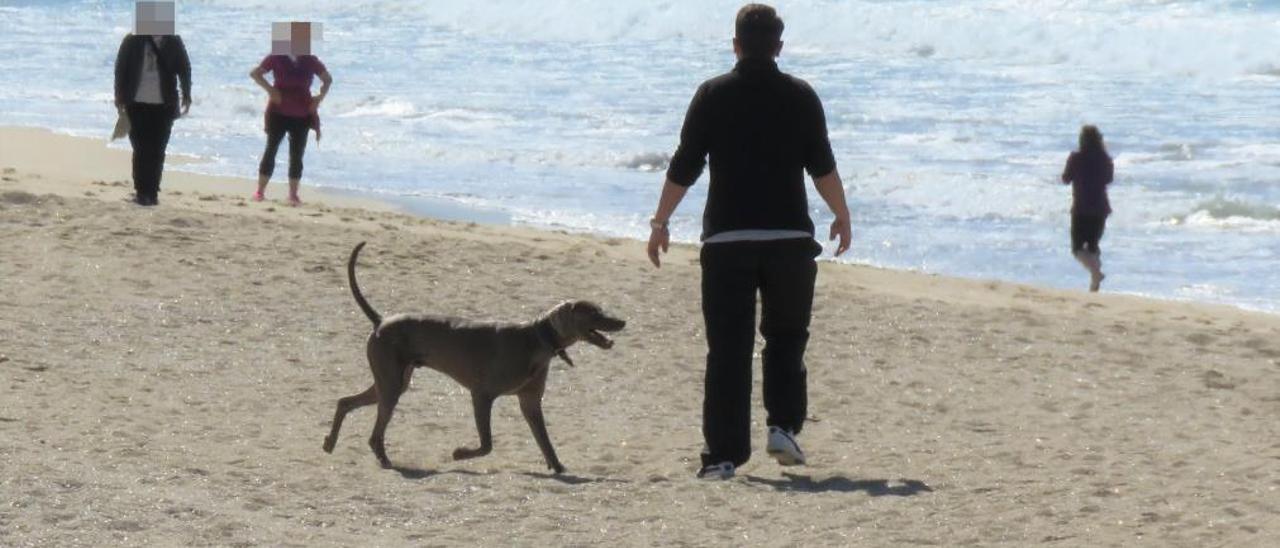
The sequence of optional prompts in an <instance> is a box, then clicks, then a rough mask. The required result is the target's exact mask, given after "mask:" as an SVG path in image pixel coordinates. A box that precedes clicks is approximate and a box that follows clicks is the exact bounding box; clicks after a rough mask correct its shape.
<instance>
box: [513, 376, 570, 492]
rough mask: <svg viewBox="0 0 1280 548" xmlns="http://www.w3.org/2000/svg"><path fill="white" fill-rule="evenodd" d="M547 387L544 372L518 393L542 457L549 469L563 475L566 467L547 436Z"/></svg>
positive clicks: (521, 409) (522, 410) (526, 419)
mask: <svg viewBox="0 0 1280 548" xmlns="http://www.w3.org/2000/svg"><path fill="white" fill-rule="evenodd" d="M546 385H547V377H546V373H545V372H544V373H543V374H542V375H540V376H539V377H538V378H536V379H533V380H532V381H530V383H529V384H528V385H526V386H525V387H524V388H523V389H522V390H521V391H520V392H519V393H517V396H518V397H519V398H520V412H521V413H523V414H524V420H525V421H526V422H528V423H529V429H530V430H532V431H533V439H534V440H536V441H537V442H538V448H539V449H541V450H542V456H543V458H545V459H546V460H547V467H548V468H550V469H552V470H554V471H555V473H557V474H563V473H564V465H563V464H560V459H558V458H556V450H555V448H554V447H552V446H551V438H550V437H549V436H547V423H546V420H545V419H544V418H543V416H542V393H543V392H544V391H545V389H546Z"/></svg>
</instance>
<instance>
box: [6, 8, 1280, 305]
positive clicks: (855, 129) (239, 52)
mask: <svg viewBox="0 0 1280 548" xmlns="http://www.w3.org/2000/svg"><path fill="white" fill-rule="evenodd" d="M132 4H133V3H132V2H125V1H118V0H117V1H106V0H99V1H93V0H49V1H36V0H0V74H4V77H3V79H2V80H0V124H4V125H30V126H41V127H47V128H52V129H55V130H58V131H62V132H66V133H71V134H75V135H83V136H93V137H105V135H106V134H107V133H108V132H109V131H110V129H111V127H112V122H113V119H114V118H113V117H114V112H113V109H112V107H111V85H112V84H111V81H112V70H111V67H112V62H113V60H114V56H115V52H116V48H117V47H118V44H119V41H120V39H121V37H122V36H123V35H124V34H125V33H126V32H128V31H129V30H130V29H131V27H132ZM740 4H741V2H740V1H732V2H731V1H727V0H684V1H665V0H644V1H641V0H617V1H611V2H592V1H568V0H486V1H484V2H464V1H461V0H454V1H419V0H346V1H304V0H222V1H194V0H189V1H180V2H178V29H179V33H181V34H182V36H183V39H184V40H185V41H186V43H187V46H188V49H189V50H190V52H191V56H192V60H193V64H194V71H195V74H194V78H193V79H194V82H195V93H194V95H195V105H194V107H193V109H192V115H191V116H190V117H189V118H187V119H184V120H181V121H179V122H178V123H177V125H176V126H175V128H174V135H173V140H172V144H171V147H170V150H171V151H174V152H182V153H190V154H195V155H199V156H201V157H203V158H205V159H206V160H207V161H206V162H205V163H202V164H200V165H198V166H197V167H196V168H195V169H197V170H201V171H205V172H210V173H215V174H223V175H236V176H242V177H254V176H255V173H256V166H257V161H258V157H259V154H260V152H261V149H262V146H263V139H264V137H263V134H262V131H261V120H262V116H261V112H262V108H263V105H264V103H265V97H264V95H263V93H262V92H261V91H260V90H258V89H257V88H256V86H255V85H254V84H253V83H252V82H251V81H250V80H249V78H248V76H247V73H248V72H249V70H250V69H251V68H252V67H253V66H255V64H256V63H257V62H258V61H259V60H260V59H261V58H262V57H263V55H265V54H266V53H267V52H268V51H269V47H270V43H269V41H270V23H271V22H272V21H282V20H313V21H319V22H322V23H323V24H324V42H323V43H321V44H318V45H317V47H316V52H317V54H318V55H319V56H320V57H321V59H322V60H323V61H324V62H325V63H326V64H327V65H328V67H329V69H330V72H331V73H332V74H333V75H334V77H335V80H336V82H335V84H334V87H333V91H332V93H331V95H330V99H329V101H328V102H326V104H325V106H324V109H323V111H322V114H323V116H324V128H325V133H324V140H323V142H322V143H321V144H320V145H319V146H318V147H316V146H315V144H314V142H313V143H312V144H311V145H310V147H309V150H308V156H307V173H306V175H305V184H314V185H323V186H329V187H337V188H345V189H352V190H359V191H366V192H373V193H377V194H380V195H385V196H387V197H391V198H394V199H399V200H402V201H404V203H406V204H409V205H410V206H411V207H419V208H423V209H424V210H430V209H432V208H435V209H437V210H438V209H439V207H438V206H440V205H441V204H444V205H446V206H448V208H452V209H463V210H465V211H467V212H468V213H466V214H465V215H464V216H466V215H469V216H473V217H475V218H478V219H482V220H488V221H495V222H512V223H518V224H527V225H535V226H541V227H558V228H564V229H569V230H575V231H588V232H594V233H601V234H609V235H616V236H629V237H637V238H643V237H645V236H647V234H648V227H647V223H646V220H647V219H648V217H649V216H650V215H651V213H652V210H653V207H654V205H655V202H656V198H657V194H658V191H659V189H660V187H661V183H662V172H663V169H664V167H665V163H666V159H667V156H668V155H669V154H670V153H671V151H672V150H673V149H674V148H675V145H676V142H677V135H678V132H679V128H680V124H681V122H682V120H683V116H684V110H685V107H686V106H687V104H688V101H689V99H690V97H691V96H692V93H693V90H694V89H695V88H696V86H697V85H698V84H699V83H700V82H701V81H703V80H704V79H706V78H709V77H712V76H715V75H716V74H719V73H721V72H723V71H725V70H727V69H728V68H730V67H731V66H732V64H733V57H732V52H731V50H730V42H729V41H730V38H731V36H732V21H733V15H734V12H735V11H736V9H737V7H739V5H740ZM776 5H777V6H778V8H779V11H780V13H781V15H782V16H783V18H784V19H785V20H786V22H787V32H786V35H785V36H784V39H785V41H786V45H785V47H784V50H783V56H782V58H781V60H780V64H781V66H782V68H783V70H785V71H787V72H790V73H792V74H795V75H797V76H800V77H802V78H805V79H807V80H808V81H809V82H810V83H812V84H813V85H814V87H815V88H816V89H817V90H818V92H819V94H820V95H821V96H822V97H823V99H824V103H825V106H826V110H827V117H828V123H829V126H830V132H831V140H832V144H833V145H834V147H835V151H836V157H837V160H838V162H839V165H840V170H841V173H842V174H843V176H844V178H845V182H846V186H847V191H848V194H849V199H850V203H851V206H852V210H853V215H854V237H855V242H854V247H853V249H852V250H851V252H850V253H849V254H847V255H846V256H845V257H844V258H842V260H846V261H851V262H856V263H864V264H872V265H878V266H885V267H893V268H907V269H913V270H918V271H923V272H930V273H939V274H947V275H958V276H966V277H977V278H993V279H1001V280H1011V281H1018V282H1028V283H1033V284H1039V285H1048V286H1054V287H1063V288H1082V287H1084V285H1085V283H1086V282H1087V276H1086V275H1085V274H1084V272H1083V271H1082V270H1081V269H1080V268H1079V266H1078V265H1076V264H1075V262H1074V261H1073V259H1072V258H1071V256H1070V254H1069V252H1068V236H1067V229H1068V224H1069V218H1068V213H1067V212H1068V208H1069V204H1070V190H1069V188H1067V187H1064V186H1062V185H1060V184H1057V178H1058V175H1059V174H1060V173H1061V170H1062V164H1063V162H1064V161H1065V159H1066V156H1067V154H1068V153H1069V152H1070V150H1071V149H1072V148H1073V147H1074V144H1075V140H1076V135H1077V131H1078V129H1079V126H1080V125H1081V124H1083V123H1094V124H1097V125H1099V126H1100V127H1101V128H1102V131H1103V133H1104V134H1105V135H1106V137H1107V141H1108V146H1109V148H1110V150H1111V152H1112V154H1113V156H1114V157H1115V159H1116V168H1117V180H1116V182H1115V183H1114V185H1113V187H1112V201H1113V204H1114V207H1115V210H1116V211H1115V214H1114V215H1113V216H1112V218H1111V220H1110V222H1109V224H1108V227H1107V234H1106V237H1105V238H1104V240H1103V246H1104V253H1105V255H1104V261H1105V262H1106V269H1107V271H1108V275H1109V277H1108V279H1107V283H1106V289H1107V290H1110V291H1119V292H1126V293H1136V294H1143V295H1151V296H1156V297H1162V298H1174V299H1190V300H1197V301H1207V302H1220V303H1230V304H1235V305H1239V306H1243V307H1247V308H1253V309H1260V310H1268V311H1273V312H1275V311H1280V296H1277V293H1276V291H1277V288H1278V287H1280V274H1278V273H1277V272H1280V270H1278V269H1277V267H1276V262H1277V260H1280V185H1278V184H1277V183H1278V182H1280V116H1277V113H1280V2H1247V1H1236V0H1201V1H1173V0H1093V1H1085V0H1075V1H1073V0H1058V1H1040V0H952V1H945V2H944V1H923V0H914V1H913V0H894V1H891V0H879V1H876V0H794V1H780V2H777V4H776ZM115 146H121V145H120V144H117V145H115ZM125 146H127V145H125ZM284 159H285V157H284V155H283V154H282V155H281V158H280V160H281V161H282V163H283V160H284ZM278 172H279V173H282V172H283V169H280V170H278ZM704 177H705V176H704ZM705 182H706V180H705V178H704V179H703V180H702V181H701V182H700V184H699V185H698V186H696V187H694V190H693V191H692V192H691V193H690V195H689V197H688V198H687V199H686V201H685V203H684V204H683V205H682V206H681V208H680V210H679V211H678V213H677V215H676V217H675V219H674V222H673V233H674V236H675V237H676V238H677V239H680V240H686V241H694V240H695V239H696V237H697V234H698V227H699V224H700V216H701V210H702V205H703V200H704V197H705ZM248 190H249V187H248V186H246V187H245V191H246V192H247V191H248ZM274 190H275V192H276V193H277V194H279V193H280V192H281V190H280V189H279V188H278V187H277V188H275V189H274ZM811 202H812V205H813V215H814V217H815V220H816V221H817V222H818V224H819V226H820V228H819V232H822V231H823V230H824V228H825V225H826V224H827V223H829V222H830V214H829V213H828V212H827V211H826V209H825V207H823V206H822V203H821V201H820V200H819V199H818V197H817V195H816V193H812V192H811ZM424 204H434V205H424Z"/></svg>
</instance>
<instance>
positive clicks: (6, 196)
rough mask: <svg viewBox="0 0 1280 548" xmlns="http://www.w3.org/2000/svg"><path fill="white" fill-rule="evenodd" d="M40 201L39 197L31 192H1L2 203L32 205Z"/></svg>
mask: <svg viewBox="0 0 1280 548" xmlns="http://www.w3.org/2000/svg"><path fill="white" fill-rule="evenodd" d="M37 201H39V197H38V196H36V195H35V194H32V193H30V192H22V191H20V190H19V191H10V192H5V193H3V194H0V203H6V204H11V205H30V204H34V203H36V202H37Z"/></svg>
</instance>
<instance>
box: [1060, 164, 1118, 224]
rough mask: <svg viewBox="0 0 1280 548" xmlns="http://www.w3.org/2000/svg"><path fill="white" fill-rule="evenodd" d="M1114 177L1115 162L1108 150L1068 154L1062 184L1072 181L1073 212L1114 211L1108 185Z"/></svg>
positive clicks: (1102, 214) (1101, 214)
mask: <svg viewBox="0 0 1280 548" xmlns="http://www.w3.org/2000/svg"><path fill="white" fill-rule="evenodd" d="M1114 177H1115V165H1114V164H1112V162H1111V157H1110V156H1107V155H1106V153H1097V154H1081V153H1079V152H1072V153H1071V156H1069V157H1067V167H1066V168H1065V169H1063V170H1062V182H1063V184H1067V183H1069V184H1071V195H1072V198H1073V200H1072V204H1071V213H1072V214H1073V215H1096V216H1099V217H1106V216H1107V215H1110V214H1111V201H1110V200H1109V199H1107V185H1109V184H1111V180H1112V179H1113V178H1114Z"/></svg>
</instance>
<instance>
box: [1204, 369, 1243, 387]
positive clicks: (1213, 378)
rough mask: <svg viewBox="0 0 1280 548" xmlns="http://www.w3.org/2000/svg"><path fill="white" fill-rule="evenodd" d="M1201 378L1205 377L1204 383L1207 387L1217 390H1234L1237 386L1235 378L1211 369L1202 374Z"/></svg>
mask: <svg viewBox="0 0 1280 548" xmlns="http://www.w3.org/2000/svg"><path fill="white" fill-rule="evenodd" d="M1201 378H1202V379H1204V385H1205V387H1207V388H1212V389H1215V390H1232V389H1234V388H1235V387H1236V381H1235V380H1234V379H1231V378H1228V377H1227V376H1226V375H1223V374H1222V373H1219V372H1217V371H1214V370H1209V371H1208V372H1206V373H1205V374H1204V375H1201Z"/></svg>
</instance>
